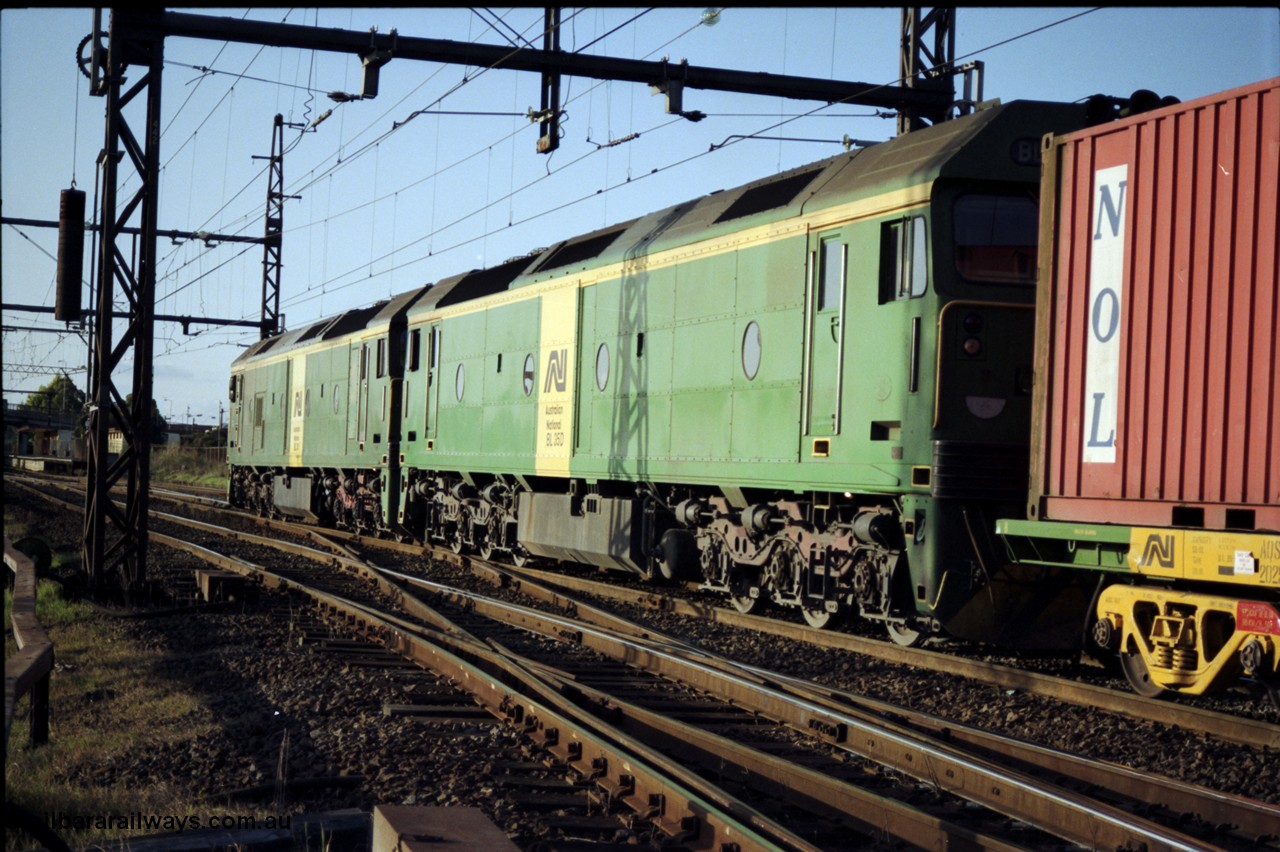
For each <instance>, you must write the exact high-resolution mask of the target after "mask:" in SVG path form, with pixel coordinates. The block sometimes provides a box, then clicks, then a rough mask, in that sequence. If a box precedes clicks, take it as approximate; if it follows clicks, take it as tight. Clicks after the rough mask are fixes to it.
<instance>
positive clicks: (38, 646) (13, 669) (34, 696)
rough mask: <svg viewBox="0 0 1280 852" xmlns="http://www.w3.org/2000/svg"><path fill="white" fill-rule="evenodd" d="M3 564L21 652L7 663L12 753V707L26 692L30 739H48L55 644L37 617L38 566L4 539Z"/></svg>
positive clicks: (7, 717) (6, 700)
mask: <svg viewBox="0 0 1280 852" xmlns="http://www.w3.org/2000/svg"><path fill="white" fill-rule="evenodd" d="M4 564H5V565H7V566H8V567H9V570H11V571H12V572H13V574H14V584H13V610H12V613H11V616H10V618H11V621H12V622H13V637H14V639H15V640H16V641H17V643H18V648H19V651H18V653H17V654H15V655H14V656H13V657H12V658H11V659H9V660H6V661H5V664H4V747H5V755H6V757H7V756H8V753H9V729H10V728H11V727H12V726H13V709H14V705H15V704H17V702H18V700H19V699H20V698H22V697H23V696H24V695H27V694H30V695H31V742H32V743H33V744H35V745H43V744H45V743H47V742H48V741H49V678H50V675H51V674H52V672H53V643H52V642H50V641H49V636H48V634H47V633H45V631H44V628H43V627H42V626H40V622H39V621H37V620H36V566H35V563H34V562H32V561H31V559H30V558H29V557H28V556H27V555H26V554H24V553H22V552H21V551H19V550H18V549H17V548H16V547H14V546H13V544H12V543H11V542H10V541H9V537H8V536H5V539H4Z"/></svg>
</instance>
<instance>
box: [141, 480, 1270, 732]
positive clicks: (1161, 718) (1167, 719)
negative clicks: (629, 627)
mask: <svg viewBox="0 0 1280 852" xmlns="http://www.w3.org/2000/svg"><path fill="white" fill-rule="evenodd" d="M163 494H164V495H165V496H166V497H167V498H169V499H174V500H180V501H183V502H187V503H192V502H194V503H196V504H197V505H202V506H204V507H206V508H208V509H212V510H218V511H219V512H235V510H231V509H227V508H226V507H225V503H223V502H222V501H221V500H217V499H211V498H207V497H201V496H195V497H193V496H192V495H189V494H182V493H180V492H176V491H165V492H163ZM236 514H239V515H240V516H241V517H247V518H252V519H253V522H254V523H256V524H258V525H260V526H262V527H265V528H268V529H275V530H281V531H285V532H293V533H295V534H306V533H307V532H309V531H311V530H312V529H314V528H312V527H308V526H306V525H302V524H296V523H293V522H288V521H279V520H271V519H267V518H259V517H257V516H253V515H248V514H245V513H238V512H236ZM327 534H329V535H331V536H333V537H335V538H338V539H341V540H346V541H355V542H360V543H361V544H362V546H366V547H371V548H377V549H381V550H387V551H393V552H397V553H402V554H408V555H419V554H422V553H423V552H424V548H423V547H422V546H421V545H418V544H413V543H399V542H393V541H388V540H383V539H367V538H362V537H360V536H358V535H355V534H352V533H348V532H344V531H340V530H328V531H327ZM425 552H426V553H427V554H428V555H429V556H430V558H434V559H439V560H442V561H446V562H451V563H453V564H456V565H460V566H464V567H468V568H469V567H471V566H480V565H482V564H484V560H481V559H479V558H476V557H471V556H465V555H458V554H455V553H453V552H452V551H451V550H448V549H445V548H433V547H428V548H426V549H425ZM504 567H505V568H507V569H509V570H510V571H512V572H513V573H516V574H521V575H523V576H526V577H529V578H532V579H536V580H539V581H541V582H544V583H550V584H554V585H557V586H559V587H562V588H563V589H565V590H566V591H568V592H574V593H579V594H587V595H590V596H592V597H594V598H598V599H601V600H612V601H616V602H618V603H619V604H623V605H628V606H635V607H643V608H648V609H650V610H653V611H654V612H657V613H666V614H672V615H677V616H683V617H691V618H700V619H706V620H709V621H712V622H715V623H718V624H723V625H726V626H729V627H738V628H743V629H747V630H752V631H756V632H761V633H767V634H770V635H773V636H777V637H780V638H785V639H789V640H794V641H798V642H804V643H806V644H809V645H813V646H816V647H818V648H828V649H834V650H841V651H848V652H852V653H857V654H861V655H866V656H868V657H872V658H874V659H878V660H882V661H885V662H887V663H893V664H899V665H906V666H911V667H913V668H918V669H922V670H925V671H932V672H937V673H939V674H946V675H955V676H961V677H966V678H969V679H972V680H974V681H978V682H982V683H987V684H990V685H991V686H993V687H995V688H999V689H1005V690H1017V691H1019V692H1023V693H1027V694H1032V695H1038V696H1042V697H1044V698H1049V699H1054V700H1058V701H1065V702H1068V703H1071V704H1076V705H1080V706H1084V707H1092V708H1098V709H1103V710H1106V711H1109V712H1113V713H1119V714H1122V715H1126V716H1129V717H1130V718H1133V719H1137V720H1142V721H1150V722H1157V723H1160V724H1163V725H1168V726H1171V727H1177V728H1180V729H1183V730H1189V731H1196V732H1199V733H1202V734H1205V735H1209V736H1214V737H1218V738H1221V739H1224V740H1228V741H1231V742H1238V743H1240V744H1242V745H1252V746H1255V747H1259V748H1262V747H1265V748H1273V749H1277V748H1280V728H1278V727H1277V726H1276V725H1275V724H1274V723H1273V722H1272V721H1271V720H1270V716H1273V715H1274V713H1273V712H1271V711H1268V710H1267V709H1266V708H1265V707H1264V708H1262V710H1261V712H1260V713H1258V712H1257V706H1258V705H1261V704H1263V703H1264V702H1265V701H1266V698H1265V693H1264V691H1263V690H1262V689H1261V687H1259V688H1258V690H1257V691H1256V694H1252V695H1240V696H1235V697H1220V698H1218V699H1209V700H1208V701H1206V700H1204V699H1197V698H1194V697H1193V698H1190V699H1189V700H1188V699H1187V698H1185V697H1184V698H1183V699H1182V700H1173V701H1169V700H1153V699H1149V698H1143V697H1141V696H1138V695H1135V694H1134V693H1133V692H1132V691H1131V690H1130V689H1129V688H1128V687H1127V686H1126V685H1125V683H1124V680H1123V678H1122V677H1120V676H1119V675H1118V674H1117V675H1114V676H1111V677H1106V676H1105V675H1104V673H1102V671H1101V669H1096V670H1094V671H1092V672H1091V673H1090V674H1091V677H1090V678H1089V679H1081V678H1079V677H1075V678H1072V677H1064V676H1061V675H1055V674H1048V673H1040V672H1037V671H1034V670H1032V669H1030V668H1028V667H1027V666H1025V665H1022V666H1014V665H1010V664H1009V663H1008V662H992V661H990V660H988V659H986V657H989V656H990V654H989V653H988V652H983V653H982V655H981V658H974V657H972V656H964V655H963V654H961V653H953V652H949V651H948V650H947V649H938V648H933V647H927V648H908V647H903V646H899V645H895V644H892V643H889V642H885V641H883V640H881V639H878V638H869V637H866V636H860V635H857V634H855V633H852V632H845V631H836V630H819V629H814V628H812V627H809V626H808V625H805V624H801V623H796V622H792V621H785V620H782V619H779V618H774V617H768V616H760V615H744V614H742V613H739V612H737V611H735V610H732V609H729V608H726V607H723V606H720V605H719V604H720V601H719V600H718V599H716V600H715V601H714V602H709V601H708V599H707V598H706V597H704V596H699V595H698V594H697V584H696V583H688V584H685V585H684V587H682V588H670V589H664V588H662V587H655V586H652V585H640V586H638V585H637V584H634V583H631V584H626V583H624V584H619V583H617V582H607V581H603V580H600V579H596V578H594V577H591V576H585V575H582V574H569V573H564V572H551V571H545V570H540V569H537V568H530V567H525V568H516V567H515V566H509V565H504ZM1225 702H1229V703H1230V707H1231V709H1230V712H1223V711H1221V710H1216V709H1213V708H1212V707H1206V706H1204V705H1205V704H1211V703H1219V704H1221V703H1225ZM1251 704H1252V705H1254V706H1251ZM1254 713H1257V715H1255V716H1253V717H1251V715H1250V714H1254Z"/></svg>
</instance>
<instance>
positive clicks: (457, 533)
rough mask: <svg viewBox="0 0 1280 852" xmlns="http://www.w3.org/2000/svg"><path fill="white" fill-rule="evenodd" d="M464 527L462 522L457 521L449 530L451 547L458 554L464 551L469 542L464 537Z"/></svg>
mask: <svg viewBox="0 0 1280 852" xmlns="http://www.w3.org/2000/svg"><path fill="white" fill-rule="evenodd" d="M462 529H463V527H462V524H461V523H457V524H455V525H454V527H453V529H452V530H450V531H449V549H450V550H452V551H453V552H454V553H456V554H458V555H461V554H462V551H464V550H466V549H467V543H466V542H465V541H463V538H462Z"/></svg>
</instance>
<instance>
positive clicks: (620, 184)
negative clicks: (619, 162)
mask: <svg viewBox="0 0 1280 852" xmlns="http://www.w3.org/2000/svg"><path fill="white" fill-rule="evenodd" d="M1090 11H1094V10H1090ZM1083 14H1088V13H1087V12H1085V13H1080V14H1079V15H1072V16H1070V17H1068V18H1065V19H1063V20H1061V21H1057V22H1054V23H1053V24H1049V25H1045V26H1043V27H1039V28H1037V29H1035V30H1032V31H1029V32H1028V33H1025V34H1022V35H1020V36H1015V37H1013V38H1010V39H1006V40H1003V41H1001V42H997V43H995V44H993V45H989V46H988V47H986V48H982V49H980V50H978V51H973V52H971V53H969V54H966V58H968V57H970V56H974V55H978V54H980V53H982V52H984V51H986V50H989V49H994V48H996V47H999V46H1001V45H1004V44H1008V43H1009V42H1011V41H1014V40H1016V39H1017V38H1022V37H1026V36H1027V35H1031V34H1034V33H1036V32H1042V31H1044V30H1046V29H1049V28H1050V27H1052V26H1056V25H1058V24H1061V23H1066V22H1067V21H1070V20H1074V19H1075V18H1078V17H1080V16H1081V15H1083ZM695 28H696V27H695ZM690 29H691V30H692V29H694V28H690ZM470 79H475V78H474V77H469V78H464V81H463V84H465V83H466V82H467V81H468V80H470ZM884 85H892V83H886V84H884ZM456 90H457V87H455V88H453V89H451V90H450V91H449V92H446V93H445V94H444V95H442V96H441V97H440V98H438V99H437V101H436V102H437V103H438V102H439V100H442V99H443V98H444V97H447V96H448V95H449V94H451V93H452V92H453V91H456ZM832 106H836V104H829V105H823V106H821V107H818V108H816V109H814V110H809V111H806V112H802V113H799V114H796V115H793V116H790V117H785V118H783V119H782V120H780V121H778V122H776V123H774V124H772V125H770V126H768V127H765V128H761V129H760V130H758V131H756V133H754V134H742V135H740V137H739V138H738V139H731V140H726V142H724V143H721V144H720V145H718V146H715V145H713V146H712V147H711V148H710V149H709V150H708V151H704V152H700V153H698V154H694V155H691V156H689V157H685V158H682V159H680V160H677V161H674V162H671V163H668V164H666V165H665V166H661V167H658V168H655V169H653V170H651V171H650V172H648V173H646V174H643V175H641V176H640V178H638V179H643V178H644V177H650V176H652V175H655V174H659V173H662V172H665V171H668V170H670V169H673V168H678V167H680V166H682V165H684V164H686V163H688V162H692V161H694V160H697V159H700V158H701V157H704V156H706V155H708V154H710V153H713V152H715V151H718V150H723V149H724V148H727V147H729V146H730V145H732V144H736V142H737V141H742V140H745V139H749V138H753V137H755V136H758V135H760V134H763V133H766V132H769V131H770V130H773V129H776V128H777V127H781V126H783V125H785V124H788V123H790V122H792V121H795V120H799V119H802V118H807V117H811V116H816V115H819V114H820V113H821V112H822V111H823V110H825V109H828V108H829V107H832ZM422 114H428V113H427V112H426V111H423V112H422ZM873 115H879V116H883V115H884V114H883V113H875V114H873ZM726 117H748V116H747V115H746V114H744V115H742V116H738V114H726ZM833 117H836V116H833ZM848 117H869V116H866V115H858V116H848ZM673 123H674V122H673ZM398 126H404V125H403V123H401V124H400V125H398ZM389 132H394V129H393V131H388V133H389ZM385 136H386V134H384V135H383V136H382V137H380V138H385ZM507 138H509V137H507ZM373 144H376V143H370V145H373ZM370 145H366V146H365V149H364V150H367V148H368V147H370ZM437 150H438V149H437ZM357 153H359V152H357ZM478 153H479V151H477V152H475V154H473V155H472V156H474V155H476V154H478ZM354 156H356V155H355V154H353V155H349V156H348V157H347V158H346V159H345V160H344V163H347V162H350V161H351V159H353V158H354ZM465 159H466V158H463V160H460V161H459V162H464V161H465ZM568 165H572V164H568ZM568 165H567V166H566V168H567V167H568ZM447 168H450V167H446V169H447ZM333 171H334V169H329V170H326V171H325V172H322V173H321V174H320V175H312V176H311V177H310V178H309V180H310V184H309V185H314V182H315V181H316V180H318V179H320V178H322V177H324V176H326V175H327V176H330V177H332V172H333ZM442 171H443V170H442ZM560 171H562V170H557V171H556V172H554V173H553V174H559V173H560ZM438 175H439V172H437V173H434V174H433V175H430V176H428V177H426V178H423V179H422V180H419V181H416V182H415V184H416V183H421V182H423V181H425V180H427V179H431V178H432V177H437V176H438ZM638 179H637V180H638ZM536 182H537V181H534V182H531V183H530V184H526V185H525V186H523V187H521V188H519V189H516V190H514V191H513V192H512V193H509V194H508V195H506V196H504V197H503V199H499V201H501V200H509V198H510V197H511V196H513V195H514V194H516V193H519V192H521V191H524V190H527V189H529V188H530V187H531V186H532V185H533V184H534V183H536ZM634 182H635V181H634V180H632V179H630V178H628V179H627V180H625V181H619V182H617V183H615V184H613V185H611V186H607V187H604V188H602V189H600V190H596V191H594V192H592V193H589V194H587V195H584V196H581V197H579V198H575V199H572V200H570V201H567V202H565V203H564V204H561V205H558V206H556V207H553V208H550V209H546V210H542V211H540V212H539V213H537V214H534V215H533V216H530V217H528V218H526V219H521V220H517V221H514V222H512V221H510V217H509V222H508V225H507V226H505V227H511V226H513V225H518V224H522V223H524V222H527V221H530V220H531V219H534V218H537V217H540V216H545V215H548V214H549V213H554V212H558V211H560V210H563V209H565V208H567V207H570V206H572V205H574V204H577V203H580V202H582V201H584V200H587V199H589V198H593V197H596V196H598V195H600V194H602V193H607V192H611V191H615V190H617V189H620V188H622V187H624V186H626V185H628V184H631V183H634ZM405 188H407V187H401V188H400V189H399V190H397V191H396V195H397V198H398V193H399V192H400V191H401V190H403V189H405ZM375 202H376V200H375ZM375 202H365V203H363V204H361V205H359V206H358V207H357V208H353V209H359V207H364V206H367V204H369V203H375ZM491 203H492V202H491ZM487 206H489V205H486V207H487ZM483 209H485V208H481V210H478V211H473V213H472V214H469V215H468V216H465V217H462V219H466V218H470V217H471V216H474V215H476V214H478V213H479V212H481V211H482V210H483ZM336 215H343V214H341V213H339V214H336ZM462 219H460V220H458V221H462ZM326 221H327V218H326ZM314 224H315V223H312V224H310V225H306V226H302V227H313V226H314ZM453 224H456V222H451V223H450V225H449V226H446V227H451V226H452V225H453ZM500 230H502V228H498V229H495V230H493V231H488V232H486V233H487V234H491V233H496V232H497V231H500ZM438 233H440V232H437V231H436V230H435V229H434V228H432V229H430V232H429V234H427V235H423V236H419V237H418V238H416V239H414V240H412V241H410V242H409V243H407V244H405V245H404V246H400V247H397V248H394V249H393V250H392V251H391V252H388V253H387V254H384V255H382V256H380V257H379V258H376V259H375V260H374V262H377V261H380V260H383V259H386V258H387V257H392V256H394V255H395V254H397V253H399V252H401V251H403V250H404V249H406V248H408V247H409V246H412V245H414V244H417V243H420V242H421V241H422V240H423V239H428V238H430V237H431V236H433V235H436V234H438ZM483 236H484V235H481V236H479V237H475V238H472V239H471V240H466V241H463V242H461V243H457V244H455V245H453V246H449V247H447V248H443V249H436V250H435V251H434V252H430V253H428V254H427V255H424V256H421V257H417V258H414V259H411V260H408V261H405V262H404V263H400V264H396V265H393V266H391V267H390V268H389V269H388V270H386V271H391V270H396V269H402V268H404V267H405V266H407V265H411V264H413V263H416V262H420V261H421V260H422V259H424V258H425V257H429V256H431V254H440V253H443V252H445V251H448V250H450V249H452V248H454V247H457V246H460V245H464V244H466V243H468V242H474V241H475V240H477V239H481V238H483ZM361 266H362V267H367V265H366V264H362V265H361ZM348 274H350V273H342V274H339V275H337V276H334V277H332V278H329V277H328V276H325V278H326V280H325V282H324V286H326V288H327V289H326V292H334V291H335V290H336V289H341V287H345V286H350V284H345V285H341V286H340V287H337V288H331V287H328V285H330V284H332V283H334V282H336V281H341V280H342V279H343V278H344V277H345V276H346V275H348ZM311 298H313V288H309V290H308V291H307V294H306V295H304V296H303V297H302V298H301V299H300V300H299V299H295V300H291V301H290V302H289V304H290V305H291V306H296V305H297V304H299V303H300V302H301V301H309V300H310V299H311Z"/></svg>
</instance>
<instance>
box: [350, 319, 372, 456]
mask: <svg viewBox="0 0 1280 852" xmlns="http://www.w3.org/2000/svg"><path fill="white" fill-rule="evenodd" d="M349 375H350V377H351V381H350V384H349V387H350V388H351V392H352V393H354V394H355V398H354V399H352V400H349V401H348V403H347V442H348V443H350V442H351V441H356V442H357V451H360V450H363V449H364V446H363V445H364V439H365V432H366V431H367V430H368V420H369V344H368V343H367V342H366V343H359V344H352V346H351V372H350V374H349Z"/></svg>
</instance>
